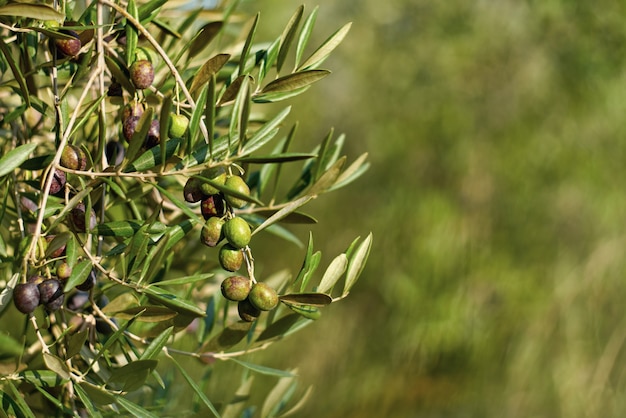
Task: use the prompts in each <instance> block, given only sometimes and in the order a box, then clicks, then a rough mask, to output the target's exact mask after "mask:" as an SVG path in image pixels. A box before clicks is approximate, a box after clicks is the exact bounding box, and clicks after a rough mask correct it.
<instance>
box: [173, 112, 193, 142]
mask: <svg viewBox="0 0 626 418" xmlns="http://www.w3.org/2000/svg"><path fill="white" fill-rule="evenodd" d="M188 127H189V119H187V116H185V115H177V114H172V115H171V116H170V126H169V129H168V134H169V136H170V138H182V137H183V136H184V135H185V132H187V128H188Z"/></svg>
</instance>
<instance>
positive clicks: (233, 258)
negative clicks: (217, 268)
mask: <svg viewBox="0 0 626 418" xmlns="http://www.w3.org/2000/svg"><path fill="white" fill-rule="evenodd" d="M218 259H219V261H220V265H221V266H222V268H223V269H224V270H227V271H237V270H239V269H240V268H241V265H242V264H243V251H241V250H240V249H238V248H235V247H233V246H232V245H230V244H224V245H223V246H222V247H221V248H220V252H219V254H218Z"/></svg>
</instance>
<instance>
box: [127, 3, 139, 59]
mask: <svg viewBox="0 0 626 418" xmlns="http://www.w3.org/2000/svg"><path fill="white" fill-rule="evenodd" d="M126 11H127V12H128V14H129V15H131V16H132V17H134V18H135V19H138V18H139V12H138V10H137V3H135V0H128V6H127V7H126ZM138 40H139V33H138V31H137V28H136V27H134V26H133V25H132V24H130V22H129V23H128V24H126V49H125V52H126V66H127V67H128V68H130V66H131V65H132V63H133V62H135V51H136V49H137V42H138Z"/></svg>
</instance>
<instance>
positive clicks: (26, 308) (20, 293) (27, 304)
mask: <svg viewBox="0 0 626 418" xmlns="http://www.w3.org/2000/svg"><path fill="white" fill-rule="evenodd" d="M13 303H14V304H15V307H16V308H17V310H18V311H20V312H21V313H23V314H29V313H31V312H33V311H34V310H35V308H37V306H39V287H38V286H37V284H35V283H20V284H18V285H17V286H15V288H14V289H13Z"/></svg>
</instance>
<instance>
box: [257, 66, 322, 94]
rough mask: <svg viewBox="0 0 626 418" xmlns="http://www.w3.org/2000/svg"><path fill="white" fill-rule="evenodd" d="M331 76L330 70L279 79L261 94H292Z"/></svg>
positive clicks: (309, 71)
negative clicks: (291, 92)
mask: <svg viewBox="0 0 626 418" xmlns="http://www.w3.org/2000/svg"><path fill="white" fill-rule="evenodd" d="M329 74H330V71H328V70H307V71H301V72H298V73H293V74H289V75H286V76H284V77H281V78H277V79H276V80H274V81H272V82H271V83H269V84H268V85H266V86H265V87H264V88H263V90H261V94H267V93H283V92H290V91H294V90H297V89H301V88H303V87H307V86H309V85H310V84H313V83H315V82H316V81H319V80H321V79H322V78H324V77H326V76H327V75H329Z"/></svg>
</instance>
